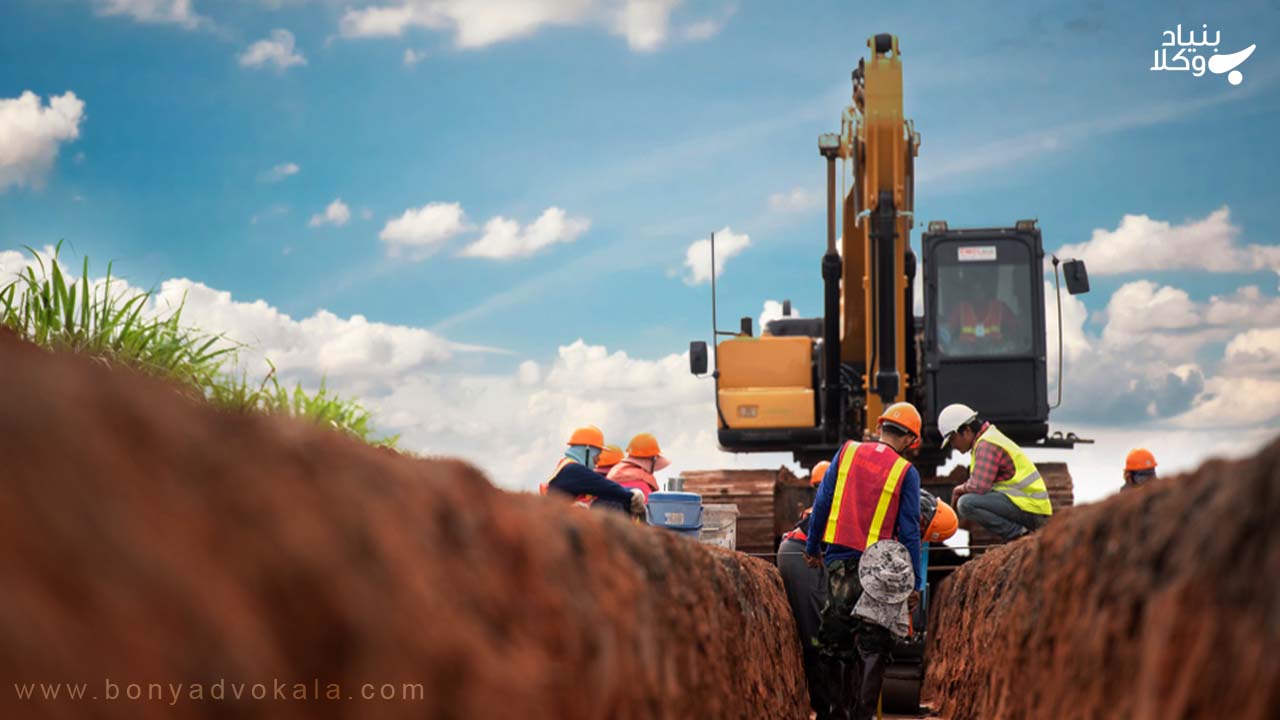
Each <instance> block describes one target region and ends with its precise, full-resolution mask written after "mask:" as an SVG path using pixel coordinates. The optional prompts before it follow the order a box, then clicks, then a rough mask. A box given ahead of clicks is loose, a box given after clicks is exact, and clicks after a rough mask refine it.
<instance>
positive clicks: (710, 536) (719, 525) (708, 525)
mask: <svg viewBox="0 0 1280 720" xmlns="http://www.w3.org/2000/svg"><path fill="white" fill-rule="evenodd" d="M698 539H699V540H700V541H702V542H704V543H706V544H708V545H717V546H719V547H722V548H728V549H729V550H736V549H737V548H738V506H737V505H734V504H723V505H715V504H708V505H703V506H702V532H701V533H700V534H699V535H698Z"/></svg>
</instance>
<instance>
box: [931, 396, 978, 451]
mask: <svg viewBox="0 0 1280 720" xmlns="http://www.w3.org/2000/svg"><path fill="white" fill-rule="evenodd" d="M977 417H978V411H977V410H974V409H973V408H971V407H969V406H968V405H965V404H963V403H951V404H950V405H948V406H946V407H944V408H942V412H940V413H938V432H940V433H942V447H946V446H947V443H949V442H951V436H952V435H954V434H955V432H956V431H957V430H959V429H960V426H961V425H968V424H969V423H971V422H973V421H974V420H975V419H977Z"/></svg>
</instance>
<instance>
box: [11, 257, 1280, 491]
mask: <svg viewBox="0 0 1280 720" xmlns="http://www.w3.org/2000/svg"><path fill="white" fill-rule="evenodd" d="M47 252H49V250H48V249H46V253H47ZM28 262H29V259H28V256H26V255H25V254H24V253H20V252H16V251H0V285H3V284H5V283H6V282H8V281H9V280H10V279H11V278H12V277H13V275H14V273H16V272H18V271H20V270H21V269H22V268H24V267H26V266H27V264H28ZM68 264H69V265H70V266H72V267H74V266H75V265H76V263H74V262H69V263H68ZM184 301H185V310H184V313H183V317H184V321H185V322H186V323H189V324H190V325H192V326H196V327H201V328H204V329H206V330H209V331H213V332H221V333H225V334H226V335H227V336H228V337H230V338H234V339H236V340H238V341H241V342H244V343H248V344H249V345H252V346H254V348H255V349H254V350H251V351H250V350H245V351H243V352H244V353H245V358H244V359H245V363H246V364H248V363H251V362H254V361H256V360H257V358H258V357H259V356H265V357H268V358H270V359H271V360H272V361H273V362H274V364H275V365H276V367H277V368H278V372H279V374H280V377H281V380H282V382H285V383H288V384H292V383H293V382H295V381H301V382H303V383H304V385H306V386H308V387H311V388H314V387H315V386H316V385H317V384H318V383H319V382H320V380H321V378H324V379H325V380H326V381H327V383H328V386H329V387H330V388H331V389H332V390H334V391H335V392H338V393H339V394H342V395H344V396H348V397H358V398H360V399H361V400H362V401H363V402H364V403H365V404H366V406H367V407H369V408H370V409H372V410H373V411H374V413H375V420H376V423H377V425H378V430H379V431H380V432H388V433H400V434H401V447H402V448H404V449H405V450H409V451H414V452H418V453H421V454H438V455H448V456H456V457H462V458H465V459H467V460H470V461H471V462H473V463H475V464H476V465H477V466H478V467H480V468H482V469H483V470H484V471H485V472H486V473H487V474H488V476H489V477H490V478H491V479H492V480H493V481H494V482H495V483H497V484H499V485H501V486H504V487H508V488H513V489H523V490H530V491H532V490H534V489H535V488H536V487H537V485H538V483H540V482H542V481H544V480H545V479H546V477H547V474H548V473H549V472H550V471H551V469H552V467H553V466H554V463H555V461H556V459H557V458H558V457H559V456H560V454H561V452H562V451H563V448H564V444H563V443H564V439H565V436H566V435H567V433H568V432H569V430H570V429H571V428H572V427H573V426H575V425H579V424H584V423H595V424H598V425H599V426H600V427H602V428H603V429H604V430H605V435H606V439H607V440H609V441H610V442H615V443H619V444H621V443H625V442H626V440H627V439H628V438H630V437H631V436H632V435H633V434H635V433H638V432H654V433H656V434H657V435H658V439H659V441H660V442H661V443H662V446H663V449H664V451H665V454H667V455H669V456H670V457H671V458H672V459H673V461H674V463H675V464H674V465H673V466H672V468H670V469H669V470H667V471H665V472H664V473H662V477H671V476H675V475H676V474H678V473H679V472H680V471H682V470H688V469H708V468H730V467H768V468H776V467H778V466H779V465H782V464H784V463H790V462H791V459H790V457H789V456H787V455H781V454H765V455H751V454H740V455H731V454H728V453H722V452H720V451H719V450H718V449H717V443H716V437H715V423H716V418H715V409H714V404H713V402H712V400H713V394H714V385H713V384H712V383H710V382H707V381H705V380H699V379H697V378H694V377H692V376H691V375H690V374H689V371H688V356H687V355H686V354H684V353H679V354H676V353H672V354H668V355H662V356H657V357H653V358H641V357H633V356H631V355H629V354H627V353H624V352H618V351H610V350H609V349H607V348H605V347H602V346H599V345H593V344H591V343H589V342H587V341H585V340H583V339H577V340H575V341H571V342H567V343H566V344H563V345H561V346H560V347H559V349H558V351H557V352H556V354H555V356H554V357H552V358H550V359H549V360H547V361H545V362H538V361H536V360H534V359H532V358H524V359H522V360H521V361H520V362H519V363H518V364H517V365H515V366H514V367H512V368H511V370H510V371H502V372H496V371H495V372H479V371H476V370H474V369H472V367H473V363H472V360H474V358H475V357H476V355H475V353H476V352H477V351H480V350H483V349H482V348H474V347H468V346H462V345H459V344H457V343H454V342H451V341H449V340H448V339H446V338H444V337H441V336H440V335H438V334H435V333H432V332H429V331H426V330H423V329H420V328H414V327H407V326H402V325H389V324H385V323H377V322H371V321H369V320H368V319H366V318H364V317H362V316H359V315H356V316H352V317H348V318H342V317H338V316H336V315H334V314H332V313H329V312H326V311H324V310H318V311H316V312H314V313H312V314H311V315H310V316H308V317H306V318H302V319H295V318H293V317H291V316H289V315H287V314H285V313H283V312H281V311H280V310H279V309H277V308H275V307H273V306H272V305H270V304H269V303H267V302H265V301H262V300H258V301H253V302H245V301H240V300H236V299H235V298H233V297H232V296H231V295H230V294H229V293H226V292H223V291H219V290H216V289H213V288H210V287H208V286H206V285H204V284H202V283H199V282H195V281H192V280H187V279H174V280H168V281H165V282H163V283H161V285H160V286H159V291H158V295H157V299H156V301H155V302H153V303H152V304H151V306H149V307H148V312H154V311H157V310H165V309H170V308H172V307H175V306H176V305H177V303H179V302H184ZM1067 308H1068V305H1067V304H1065V303H1064V310H1066V309H1067ZM1068 312H1070V311H1068ZM1245 334H1247V333H1245ZM1091 341H1092V342H1093V344H1094V345H1095V346H1096V345H1098V344H1099V341H1098V340H1097V339H1096V338H1092V339H1091ZM1257 342H1258V343H1259V344H1260V346H1261V347H1263V348H1264V349H1265V347H1266V344H1267V342H1268V341H1267V340H1266V339H1265V338H1259V339H1257ZM1245 344H1246V343H1243V342H1242V343H1241V347H1243V346H1244V345H1245ZM1086 356H1088V351H1086ZM464 358H467V360H466V361H464ZM257 369H258V368H257V367H255V366H252V365H250V366H249V370H250V372H251V373H252V372H255V371H257ZM1126 381H1127V377H1124V376H1121V377H1116V378H1114V379H1113V380H1112V386H1111V387H1113V388H1117V387H1118V391H1119V392H1124V388H1123V387H1122V386H1123V385H1124V384H1125V383H1126ZM1102 392H1107V391H1106V390H1104V391H1102ZM1201 395H1202V404H1201V405H1199V406H1197V407H1196V408H1195V409H1194V410H1193V411H1192V412H1191V413H1187V414H1185V415H1183V416H1181V417H1178V418H1175V419H1174V420H1173V421H1171V422H1164V421H1163V419H1162V418H1158V417H1157V418H1152V417H1149V416H1146V415H1145V414H1144V415H1142V416H1140V417H1138V418H1136V419H1135V420H1133V421H1132V422H1128V423H1126V424H1123V425H1118V424H1116V423H1114V422H1112V423H1108V424H1096V423H1095V424H1090V423H1085V424H1072V425H1068V426H1067V427H1069V428H1070V429H1072V430H1075V431H1077V432H1079V433H1080V434H1081V435H1082V436H1084V437H1090V438H1096V439H1097V441H1098V444H1096V445H1084V446H1080V447H1079V448H1078V449H1076V450H1073V451H1070V452H1066V451H1043V450H1032V451H1031V454H1032V456H1033V458H1034V459H1037V460H1060V461H1067V462H1069V463H1070V466H1071V470H1072V475H1073V478H1074V482H1075V486H1076V497H1077V499H1078V500H1079V501H1088V500H1096V499H1099V498H1101V497H1102V496H1104V495H1107V494H1109V493H1112V492H1115V491H1116V490H1118V489H1119V485H1120V466H1121V464H1122V463H1123V459H1124V454H1125V452H1126V451H1127V450H1128V449H1129V448H1132V447H1135V446H1139V445H1141V446H1145V447H1149V448H1151V449H1152V451H1153V452H1155V454H1156V457H1157V459H1158V460H1159V462H1160V470H1161V473H1162V474H1165V475H1170V474H1173V473H1175V472H1177V471H1180V470H1186V469H1190V468H1193V467H1195V466H1196V465H1197V464H1198V463H1200V462H1202V461H1203V460H1204V459H1206V458H1207V457H1210V456H1222V455H1229V456H1239V455H1242V454H1246V453H1249V452H1253V451H1256V449H1257V448H1258V447H1260V446H1261V444H1262V443H1263V442H1265V441H1266V440H1268V439H1270V438H1271V437H1273V436H1274V435H1275V434H1276V432H1277V431H1278V430H1280V427H1278V426H1277V420H1278V417H1277V413H1278V412H1280V380H1267V379H1259V378H1249V379H1248V380H1247V381H1246V382H1237V381H1236V379H1234V378H1232V379H1227V378H1222V379H1220V380H1210V381H1208V382H1206V389H1205V392H1203V393H1202V394H1201ZM1099 399H1100V398H1099V397H1098V391H1095V393H1094V395H1093V396H1089V397H1086V398H1085V401H1086V402H1090V403H1092V402H1096V401H1097V400H1099ZM1057 424H1058V425H1061V423H1057ZM495 448H501V449H502V451H501V452H495Z"/></svg>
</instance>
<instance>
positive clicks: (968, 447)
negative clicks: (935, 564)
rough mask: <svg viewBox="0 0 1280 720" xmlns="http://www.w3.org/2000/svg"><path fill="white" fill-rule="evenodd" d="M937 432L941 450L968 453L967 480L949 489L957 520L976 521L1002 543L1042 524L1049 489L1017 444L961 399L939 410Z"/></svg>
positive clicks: (1046, 517) (1048, 509) (1048, 510)
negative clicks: (985, 420) (996, 536)
mask: <svg viewBox="0 0 1280 720" xmlns="http://www.w3.org/2000/svg"><path fill="white" fill-rule="evenodd" d="M938 432H940V433H942V447H943V448H944V449H945V448H947V447H948V446H950V447H951V448H952V449H953V450H958V451H960V452H962V453H964V452H967V453H969V479H968V480H967V481H965V482H964V483H963V484H961V485H957V486H956V487H955V489H953V490H952V491H951V504H952V505H953V506H955V509H956V512H957V513H959V515H960V519H961V520H970V521H972V522H976V523H977V524H979V525H981V526H982V527H984V528H986V529H987V530H990V531H991V532H993V533H995V534H996V535H998V536H1000V538H1001V539H1002V540H1004V541H1005V542H1008V541H1011V540H1017V539H1018V538H1020V537H1022V536H1023V535H1026V534H1027V533H1030V532H1034V531H1036V530H1038V529H1040V528H1041V527H1044V524H1045V523H1046V522H1048V521H1049V518H1050V517H1051V516H1052V515H1053V506H1052V505H1051V504H1050V503H1049V490H1048V488H1047V487H1045V484H1044V479H1043V478H1041V477H1040V471H1039V470H1038V469H1036V465H1035V463H1033V462H1031V459H1030V458H1028V457H1027V455H1026V453H1024V452H1023V451H1022V448H1020V447H1018V444H1017V443H1015V442H1014V441H1012V440H1010V439H1009V438H1008V436H1006V435H1005V434H1004V433H1002V432H1000V430H999V428H997V427H996V426H995V425H993V424H991V423H989V422H984V421H983V420H982V419H981V418H980V417H978V413H977V411H976V410H974V409H973V408H971V407H969V406H968V405H963V404H961V403H953V404H951V405H948V406H946V407H945V408H943V409H942V412H940V413H938Z"/></svg>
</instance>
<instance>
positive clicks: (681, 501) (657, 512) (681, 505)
mask: <svg viewBox="0 0 1280 720" xmlns="http://www.w3.org/2000/svg"><path fill="white" fill-rule="evenodd" d="M645 514H646V516H647V517H648V519H649V524H650V525H656V526H658V527H664V528H667V529H668V530H680V531H686V532H685V533H684V534H686V535H692V536H694V537H697V535H698V531H699V530H701V529H702V496H701V495H699V494H697V493H687V492H655V493H649V504H648V505H646V506H645Z"/></svg>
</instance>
